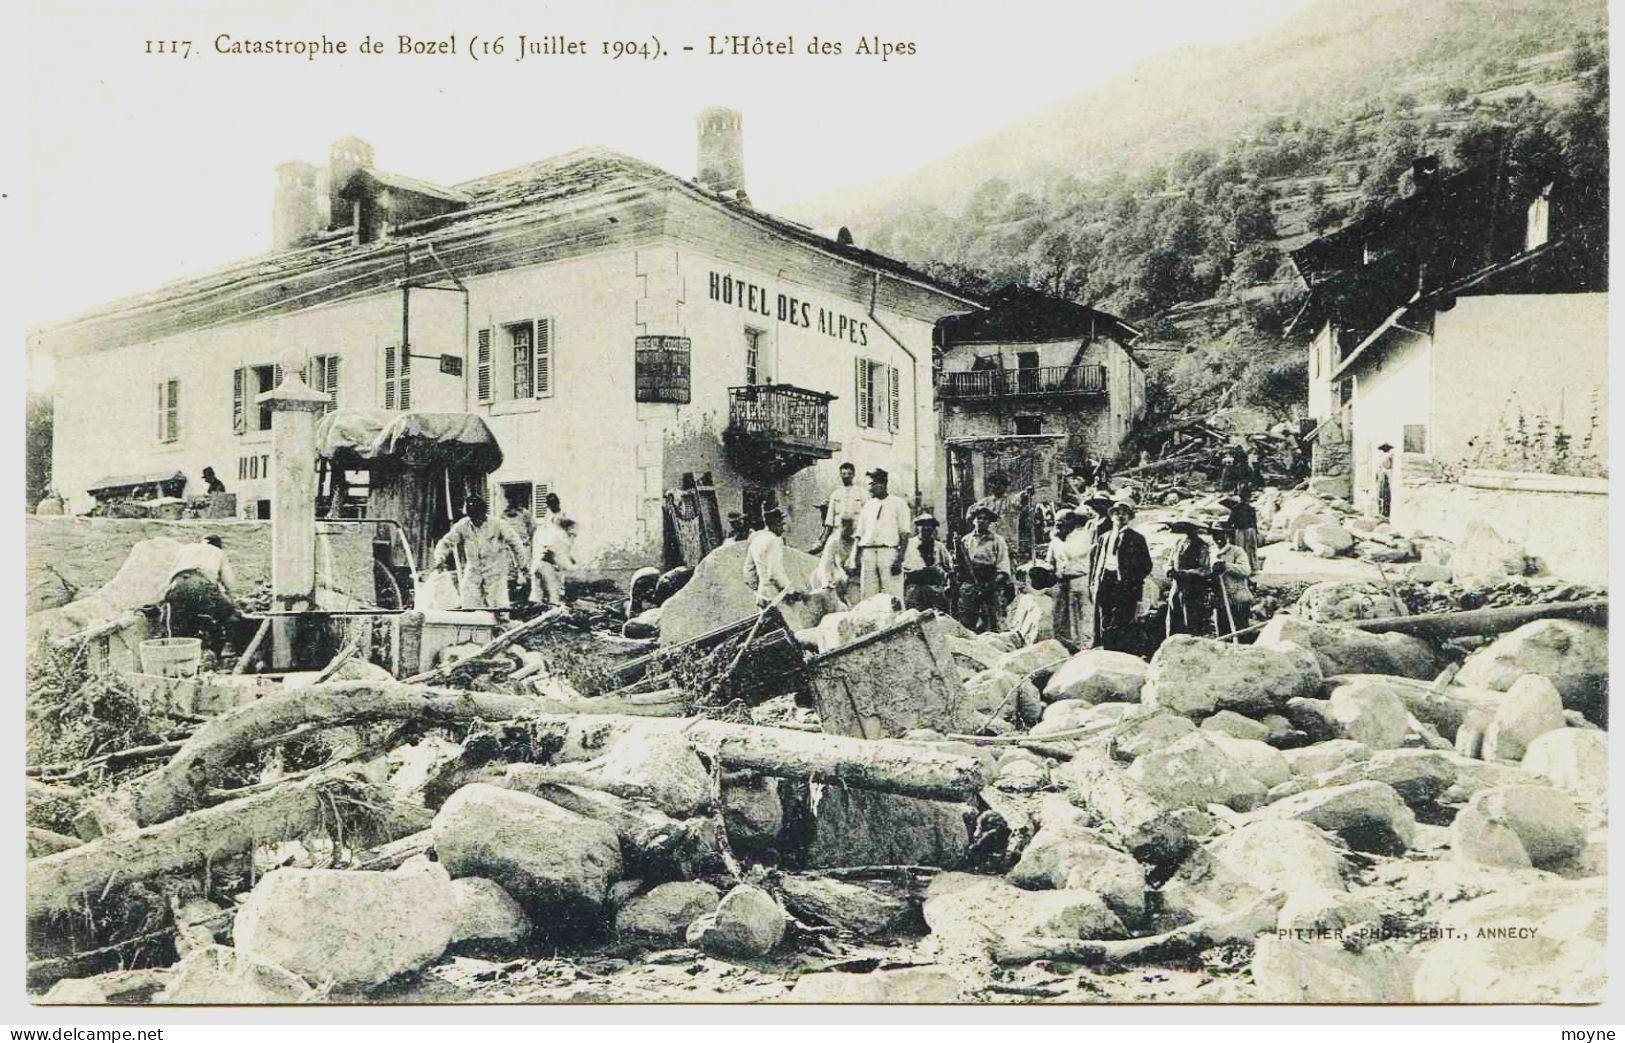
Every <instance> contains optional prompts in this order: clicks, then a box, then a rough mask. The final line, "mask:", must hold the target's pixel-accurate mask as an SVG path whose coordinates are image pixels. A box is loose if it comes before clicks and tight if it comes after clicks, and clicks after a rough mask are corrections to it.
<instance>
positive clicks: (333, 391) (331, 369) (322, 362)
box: [305, 355, 339, 413]
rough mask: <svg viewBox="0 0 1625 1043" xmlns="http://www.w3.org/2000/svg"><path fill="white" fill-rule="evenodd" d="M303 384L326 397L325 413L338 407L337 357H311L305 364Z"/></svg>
mask: <svg viewBox="0 0 1625 1043" xmlns="http://www.w3.org/2000/svg"><path fill="white" fill-rule="evenodd" d="M305 383H306V384H308V385H310V389H311V390H312V391H320V392H322V393H323V394H324V395H326V396H327V409H326V410H325V411H326V412H329V413H331V412H332V411H333V410H335V409H337V408H338V407H339V357H338V356H337V355H312V356H311V357H310V361H309V362H307V363H305Z"/></svg>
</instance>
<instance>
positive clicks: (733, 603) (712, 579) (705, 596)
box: [660, 543, 818, 645]
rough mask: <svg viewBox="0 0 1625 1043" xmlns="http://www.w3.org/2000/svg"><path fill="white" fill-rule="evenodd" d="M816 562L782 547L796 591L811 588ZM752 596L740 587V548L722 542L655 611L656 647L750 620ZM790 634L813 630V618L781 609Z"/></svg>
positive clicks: (801, 611) (742, 581)
mask: <svg viewBox="0 0 1625 1043" xmlns="http://www.w3.org/2000/svg"><path fill="white" fill-rule="evenodd" d="M817 567H818V559H817V558H815V557H813V556H812V555H811V554H807V553H805V552H804V551H800V550H797V549H796V548H794V547H788V546H787V547H785V548H784V571H785V574H786V575H788V576H789V577H790V585H791V586H793V587H795V588H796V589H798V590H807V589H809V588H810V587H811V586H812V572H813V569H815V568H817ZM756 610H757V606H756V591H755V590H753V589H752V588H750V587H748V586H746V585H745V544H744V543H727V544H723V545H722V546H720V547H718V548H717V549H716V550H713V551H712V552H711V553H709V554H707V555H706V556H705V557H704V558H703V559H701V561H700V563H699V565H697V566H696V567H695V569H694V574H693V576H691V577H690V578H689V581H688V583H687V584H686V585H684V587H683V589H682V590H680V591H678V592H677V593H676V594H673V595H672V596H671V597H670V598H667V599H666V602H665V603H664V604H663V605H661V606H660V643H661V644H663V645H675V644H681V643H682V642H684V641H689V640H692V639H693V638H696V637H700V636H702V635H704V634H709V633H710V632H711V631H713V630H717V629H719V628H721V627H725V626H727V625H728V624H730V623H737V622H739V621H740V620H741V619H745V618H747V617H750V616H755V615H756ZM780 612H781V613H782V614H783V615H784V617H785V622H786V623H788V624H789V625H790V629H791V630H792V631H795V630H804V629H807V628H809V627H812V626H816V625H817V623H818V619H814V618H812V615H813V614H809V613H807V612H806V611H805V609H804V608H803V606H800V605H782V606H780Z"/></svg>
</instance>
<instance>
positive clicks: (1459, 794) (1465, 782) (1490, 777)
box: [1443, 753, 1546, 804]
mask: <svg viewBox="0 0 1625 1043" xmlns="http://www.w3.org/2000/svg"><path fill="white" fill-rule="evenodd" d="M1445 756H1446V758H1447V759H1448V760H1449V761H1450V764H1451V766H1452V767H1454V768H1455V769H1456V781H1455V782H1454V783H1452V784H1451V786H1450V788H1449V789H1448V790H1446V791H1445V794H1444V798H1443V799H1444V800H1445V801H1447V802H1452V803H1457V804H1464V803H1466V802H1467V801H1468V800H1471V799H1472V797H1473V795H1474V794H1476V793H1479V792H1480V791H1482V790H1487V789H1494V788H1495V787H1497V786H1539V785H1542V784H1543V783H1545V781H1546V780H1545V779H1544V778H1543V777H1542V776H1539V775H1536V774H1535V773H1534V772H1532V771H1529V770H1527V769H1525V768H1523V767H1522V766H1520V765H1517V764H1505V763H1492V762H1490V761H1482V760H1479V759H1478V758H1476V757H1466V756H1463V755H1461V754H1459V753H1447V754H1445Z"/></svg>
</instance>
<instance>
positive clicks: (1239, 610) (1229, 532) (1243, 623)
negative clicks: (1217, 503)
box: [1211, 522, 1253, 635]
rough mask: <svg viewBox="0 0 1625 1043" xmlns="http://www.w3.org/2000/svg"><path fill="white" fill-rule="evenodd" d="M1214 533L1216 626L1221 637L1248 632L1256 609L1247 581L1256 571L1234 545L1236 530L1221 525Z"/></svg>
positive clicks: (1217, 525) (1238, 546)
mask: <svg viewBox="0 0 1625 1043" xmlns="http://www.w3.org/2000/svg"><path fill="white" fill-rule="evenodd" d="M1211 531H1212V533H1213V586H1214V611H1213V623H1214V626H1215V627H1216V628H1217V630H1218V633H1219V634H1221V635H1226V634H1234V633H1235V632H1236V631H1238V630H1246V629H1247V627H1248V626H1249V625H1250V623H1251V617H1252V608H1253V591H1252V586H1251V585H1250V584H1249V583H1248V577H1250V576H1251V575H1252V574H1253V570H1252V568H1251V566H1250V564H1249V563H1248V561H1247V552H1246V550H1245V549H1244V548H1243V547H1242V546H1241V545H1240V544H1238V543H1236V542H1235V535H1236V532H1235V527H1234V526H1232V525H1231V524H1230V523H1229V522H1219V523H1217V524H1216V525H1214V526H1213V527H1212V530H1211Z"/></svg>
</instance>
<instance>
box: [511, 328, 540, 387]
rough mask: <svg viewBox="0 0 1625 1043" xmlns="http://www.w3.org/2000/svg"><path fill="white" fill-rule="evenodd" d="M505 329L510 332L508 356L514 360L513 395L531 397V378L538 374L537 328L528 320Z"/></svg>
mask: <svg viewBox="0 0 1625 1043" xmlns="http://www.w3.org/2000/svg"><path fill="white" fill-rule="evenodd" d="M504 329H505V331H506V332H507V334H508V357H509V358H510V359H512V360H513V397H514V398H530V397H531V393H530V389H531V380H532V378H533V377H534V376H535V375H536V341H535V340H534V337H535V335H536V328H535V327H534V326H532V325H531V324H530V323H528V322H526V323H522V324H520V325H518V326H507V327H504Z"/></svg>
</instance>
